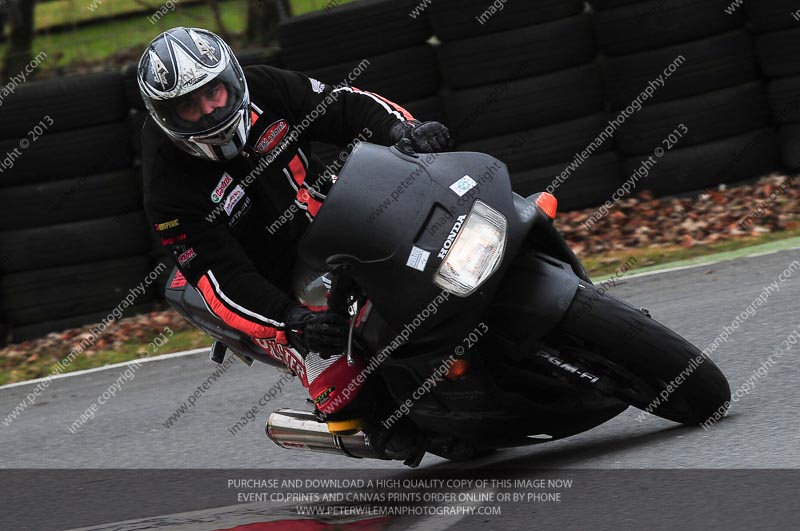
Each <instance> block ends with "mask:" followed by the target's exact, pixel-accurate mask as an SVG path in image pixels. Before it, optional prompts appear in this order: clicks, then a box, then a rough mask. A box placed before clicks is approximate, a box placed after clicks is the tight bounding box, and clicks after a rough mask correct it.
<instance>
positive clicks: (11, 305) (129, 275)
mask: <svg viewBox="0 0 800 531" xmlns="http://www.w3.org/2000/svg"><path fill="white" fill-rule="evenodd" d="M150 271H152V268H151V266H150V258H149V257H148V256H137V257H130V258H123V259H120V260H108V261H101V262H94V263H86V264H80V265H74V266H69V267H58V268H47V269H39V270H36V271H26V272H24V273H14V274H10V275H4V276H3V277H2V279H0V295H2V299H3V301H4V305H5V308H4V311H5V313H6V315H7V317H8V321H9V323H11V324H12V326H13V325H21V324H30V323H40V322H44V321H53V320H57V319H64V318H68V317H75V316H81V315H84V314H87V313H90V312H95V311H103V310H105V311H106V313H108V312H109V311H111V310H113V309H114V308H115V307H116V306H117V305H118V304H121V303H122V300H123V299H124V298H125V297H127V296H128V295H129V293H131V291H130V290H132V289H134V288H136V287H137V286H139V284H140V283H142V282H144V281H145V277H146V276H147V275H148V273H150ZM162 274H163V275H166V274H168V269H164V272H163V273H162ZM143 287H144V288H145V291H144V293H142V292H141V291H140V290H136V291H135V293H134V294H133V295H131V297H130V299H131V301H132V302H131V303H130V304H128V305H127V306H130V305H132V304H142V303H145V302H149V301H151V300H152V299H153V296H154V294H155V284H150V285H149V286H143ZM123 306H125V305H124V304H123Z"/></svg>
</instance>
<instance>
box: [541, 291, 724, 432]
mask: <svg viewBox="0 0 800 531" xmlns="http://www.w3.org/2000/svg"><path fill="white" fill-rule="evenodd" d="M545 343H546V344H548V345H549V346H552V347H554V348H556V349H557V350H558V351H559V352H560V357H561V358H563V359H564V360H566V361H568V362H573V363H574V364H575V365H577V366H579V367H582V368H588V369H589V370H590V371H592V374H596V375H597V376H598V377H599V378H600V379H601V380H604V383H605V384H606V385H605V386H604V387H605V388H606V389H610V394H612V396H614V397H615V398H618V399H620V400H623V401H625V402H627V403H628V404H630V405H632V406H634V407H636V408H639V409H641V410H643V411H647V412H648V413H651V414H653V415H656V416H659V417H662V418H665V419H667V420H671V421H674V422H679V423H681V424H687V425H696V424H700V423H703V422H705V421H706V420H708V419H709V418H710V417H712V415H714V414H715V413H718V412H719V413H722V412H724V411H725V404H726V403H728V404H729V403H730V397H731V391H730V386H729V385H728V381H727V379H726V378H725V375H724V374H723V373H722V371H720V369H719V368H718V367H717V366H716V365H715V364H714V362H713V361H711V359H709V358H708V357H706V356H704V355H703V354H702V352H701V351H700V350H699V349H698V348H697V347H695V346H694V345H692V344H691V343H690V342H688V341H687V340H685V339H684V338H682V337H681V336H679V335H678V334H676V333H675V332H673V331H672V330H670V329H669V328H667V327H665V326H664V325H662V324H660V323H658V322H657V321H655V320H654V319H652V318H651V317H650V316H649V315H648V314H647V313H646V312H644V311H642V310H640V309H638V308H635V307H634V306H631V305H630V304H628V303H626V302H624V301H622V300H619V299H616V298H615V297H612V296H611V295H608V294H606V293H604V292H603V291H601V290H600V289H598V288H597V287H596V286H592V285H589V284H584V283H581V284H580V287H579V289H578V291H577V293H576V294H575V297H574V299H573V300H572V303H571V304H570V306H569V308H568V309H567V313H566V314H565V316H564V318H563V319H562V321H561V322H560V323H559V325H558V326H557V327H556V330H555V331H554V332H553V333H551V334H549V335H548V337H547V338H545ZM609 380H610V382H609ZM609 383H610V385H608V384H609Z"/></svg>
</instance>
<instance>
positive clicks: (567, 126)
mask: <svg viewBox="0 0 800 531" xmlns="http://www.w3.org/2000/svg"><path fill="white" fill-rule="evenodd" d="M607 122H608V116H607V115H606V114H605V113H600V114H593V115H592V116H587V117H585V118H578V119H577V120H571V121H569V122H562V123H558V124H554V125H549V126H545V127H541V128H538V129H530V130H528V131H521V132H519V133H512V134H508V135H502V136H497V137H493V138H485V139H482V140H475V141H473V142H465V143H463V144H460V145H459V146H458V149H459V150H460V151H479V152H482V153H488V154H490V155H492V156H493V157H495V158H497V159H499V160H501V161H503V162H504V163H505V164H506V166H508V169H509V171H511V172H516V171H522V170H528V169H530V168H540V167H542V166H548V165H551V164H556V163H559V162H561V161H564V160H569V159H570V158H571V157H574V156H575V154H576V153H580V152H581V151H583V150H584V149H586V147H587V146H588V145H589V144H590V143H591V142H592V141H594V140H595V139H596V138H597V135H599V134H600V132H601V131H602V130H603V129H604V128H605V127H606V126H607V125H608V123H607ZM613 146H614V142H613V139H612V140H609V141H607V142H602V143H600V144H599V147H598V148H597V152H598V153H602V152H605V151H608V150H609V149H611V148H612V147H613Z"/></svg>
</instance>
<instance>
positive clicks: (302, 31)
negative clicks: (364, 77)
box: [278, 0, 430, 70]
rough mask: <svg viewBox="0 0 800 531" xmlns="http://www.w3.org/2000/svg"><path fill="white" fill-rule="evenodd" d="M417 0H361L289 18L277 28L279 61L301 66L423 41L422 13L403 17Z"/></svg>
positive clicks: (424, 24)
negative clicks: (328, 9) (420, 15)
mask: <svg viewBox="0 0 800 531" xmlns="http://www.w3.org/2000/svg"><path fill="white" fill-rule="evenodd" d="M417 2H418V0H391V1H389V0H364V1H361V2H353V3H349V4H343V5H341V6H337V7H336V8H335V9H333V10H332V11H330V12H326V11H324V10H323V11H317V12H312V13H308V14H305V15H300V16H297V17H292V18H290V19H289V20H287V21H286V22H284V23H283V24H281V26H280V28H279V29H278V40H279V41H280V44H281V48H282V54H283V60H284V62H285V63H286V65H287V66H288V67H289V68H292V69H295V70H307V69H310V68H315V67H323V66H327V65H329V64H332V63H333V64H336V63H341V62H343V61H346V60H349V59H355V58H361V57H367V56H371V55H379V54H382V53H387V52H391V51H392V50H398V49H401V48H408V47H409V46H414V45H417V44H422V43H424V42H425V41H426V40H427V39H428V38H429V37H430V30H429V28H428V24H427V20H426V19H425V17H420V18H418V19H414V18H412V17H410V16H409V13H411V11H412V9H413V8H415V7H417Z"/></svg>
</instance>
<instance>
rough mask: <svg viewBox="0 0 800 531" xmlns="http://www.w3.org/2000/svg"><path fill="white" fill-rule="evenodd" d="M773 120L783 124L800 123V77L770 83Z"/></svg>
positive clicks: (774, 80)
mask: <svg viewBox="0 0 800 531" xmlns="http://www.w3.org/2000/svg"><path fill="white" fill-rule="evenodd" d="M768 94H769V105H770V107H771V108H772V117H773V119H774V120H775V121H776V122H778V123H781V124H785V123H792V122H800V76H798V77H788V78H784V79H773V80H772V81H770V83H769V90H768Z"/></svg>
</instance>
